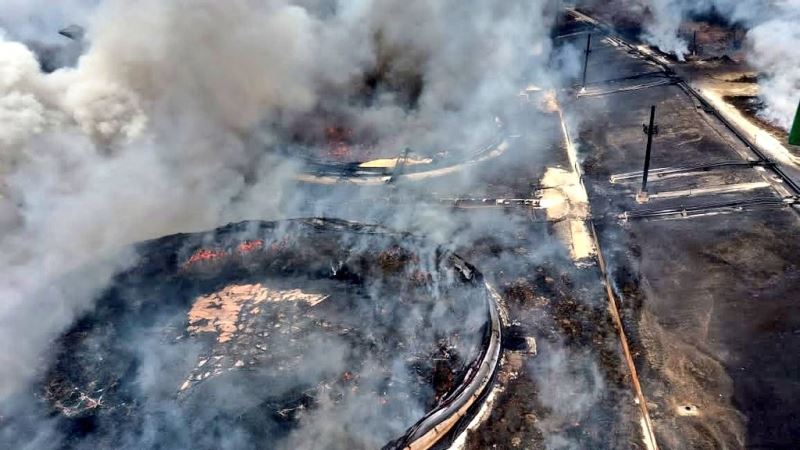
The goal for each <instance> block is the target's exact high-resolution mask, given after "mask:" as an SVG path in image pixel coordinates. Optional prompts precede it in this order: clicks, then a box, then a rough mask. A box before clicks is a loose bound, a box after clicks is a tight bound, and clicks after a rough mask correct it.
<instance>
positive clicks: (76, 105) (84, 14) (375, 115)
mask: <svg viewBox="0 0 800 450" xmlns="http://www.w3.org/2000/svg"><path fill="white" fill-rule="evenodd" d="M545 4H546V2H545V1H537V2H523V1H512V2H500V3H494V2H483V1H455V0H452V1H441V2H428V1H423V0H414V1H410V2H409V1H400V0H385V1H377V0H374V1H373V0H360V1H343V2H336V1H325V0H319V1H310V0H306V1H289V0H264V1H259V2H256V1H252V0H230V1H226V2H220V1H217V0H176V1H170V2H165V1H163V0H141V1H137V2H130V1H125V0H107V1H105V2H99V4H98V2H94V1H74V2H67V3H63V2H60V3H59V4H58V5H57V6H54V5H51V4H50V2H29V1H6V2H3V3H2V4H0V13H1V14H2V17H3V18H5V19H6V20H5V21H3V22H2V23H0V27H2V28H3V29H4V30H5V31H4V32H3V35H4V37H2V38H1V39H2V40H0V121H1V123H2V124H3V125H2V127H0V299H1V300H0V302H1V303H0V342H2V344H0V379H2V380H3V383H2V384H1V385H0V398H2V397H4V396H6V395H9V394H12V393H14V392H15V391H17V390H18V389H19V388H21V387H23V386H24V385H25V383H27V382H28V381H29V380H30V377H31V376H32V375H33V374H34V373H35V372H36V371H37V369H38V368H39V367H40V363H41V361H40V359H39V357H40V356H41V355H42V352H43V350H45V349H46V348H47V347H48V344H49V342H50V339H52V338H53V337H54V336H55V335H56V334H57V333H58V332H59V331H60V330H62V329H63V328H64V327H66V326H68V325H69V324H70V323H71V322H72V321H73V320H74V319H75V317H76V316H77V315H79V314H80V313H81V312H83V311H85V310H86V309H87V308H90V307H91V304H90V301H89V299H91V298H92V297H93V295H92V293H93V292H95V291H96V290H98V289H101V288H102V287H103V286H104V285H105V283H106V282H107V281H108V279H109V277H110V276H111V275H112V274H113V273H114V271H115V270H116V269H117V268H118V267H119V265H120V264H124V263H125V262H126V259H124V258H122V259H120V257H119V255H118V254H117V253H118V252H117V249H119V248H121V247H123V246H125V245H126V244H128V243H130V242H133V241H136V240H141V239H145V238H151V237H155V236H160V235H164V234H168V233H173V232H178V231H190V230H197V229H207V228H211V227H214V226H217V225H219V224H222V223H227V222H229V221H232V220H239V219H243V218H262V219H274V218H281V217H283V216H285V215H287V214H291V211H286V210H285V209H282V208H281V207H280V204H281V198H282V192H283V189H284V188H285V186H286V184H287V182H288V180H289V179H290V178H291V177H292V168H291V167H287V165H286V163H279V162H277V161H278V160H277V159H276V158H275V157H274V155H271V154H270V153H269V152H267V151H265V150H264V149H265V148H268V147H269V146H270V145H272V144H275V143H276V141H277V140H278V139H279V138H280V136H281V134H280V133H279V132H278V128H280V126H281V125H282V124H285V123H288V122H291V121H292V120H296V119H297V118H300V117H303V115H304V114H307V113H309V112H311V111H314V110H315V109H317V108H321V107H329V104H330V103H332V102H333V103H335V104H336V107H340V108H346V109H350V110H351V112H352V113H353V114H354V115H356V116H357V117H359V118H360V119H361V120H363V121H367V122H370V123H373V124H378V125H380V129H387V130H391V131H392V132H393V133H394V134H397V130H398V129H399V130H408V131H406V133H405V134H406V135H407V136H408V137H409V138H414V139H418V140H420V141H421V142H428V143H436V142H442V141H444V140H452V141H459V142H464V141H466V140H469V139H471V138H475V136H476V135H477V134H479V132H480V131H481V128H482V127H483V126H485V125H482V124H484V123H485V122H490V121H486V118H487V117H493V114H494V108H496V107H498V105H500V104H501V103H503V102H506V101H507V99H508V98H509V97H508V96H512V97H513V95H514V93H515V92H516V91H517V90H518V89H519V87H520V86H521V85H522V79H523V78H524V77H526V76H530V75H531V74H535V73H536V72H542V71H543V70H544V69H543V68H542V67H540V66H536V64H540V63H542V62H543V61H545V60H546V58H547V56H548V54H549V51H550V43H549V39H548V33H549V29H548V26H549V21H548V20H543V19H542V16H543V15H544V10H545V6H546V5H545ZM70 23H79V24H82V25H84V26H85V27H86V29H87V35H86V39H87V45H88V47H87V49H86V51H85V53H84V54H83V55H82V56H81V58H80V60H79V62H78V64H77V66H76V67H74V68H69V67H66V68H62V69H59V70H56V71H55V72H53V73H49V74H47V73H43V72H42V71H41V70H40V67H39V63H38V62H37V60H36V55H35V54H34V52H32V51H31V49H30V48H28V47H26V45H25V44H23V43H22V42H32V41H53V42H57V39H65V38H62V37H59V36H58V35H57V31H58V29H60V28H62V27H64V26H66V25H69V24H70ZM376 68H379V69H380V70H379V71H380V72H381V76H382V79H383V80H385V84H386V85H387V86H388V87H384V88H379V89H378V92H377V94H376V95H375V100H374V101H373V102H371V103H370V104H368V105H359V104H353V103H352V102H349V99H350V98H351V97H352V96H353V95H355V94H357V93H358V92H359V90H360V89H362V87H361V85H362V84H363V83H362V79H363V78H364V76H365V74H366V73H371V72H375V71H376V70H377V69H376ZM409 79H419V80H421V84H422V89H421V92H420V94H419V98H418V100H417V101H416V104H415V105H414V106H413V107H410V106H409V104H408V102H407V101H406V99H404V98H403V96H402V95H399V94H397V92H396V91H402V90H403V88H404V87H405V83H407V80H409ZM393 86H394V87H399V88H398V89H390V87H393ZM401 134H402V133H401ZM112 255H113V256H115V257H114V258H113V259H111V260H109V261H108V263H107V264H102V265H101V266H99V267H95V269H94V270H91V271H89V272H90V273H88V274H85V275H83V276H82V277H81V278H80V279H73V278H69V283H64V282H63V280H64V278H65V277H70V274H71V273H73V270H75V269H76V268H78V267H83V266H85V265H86V264H88V263H90V262H93V261H98V260H104V259H103V258H110V257H111V256H112ZM84 272H86V271H85V270H84ZM67 286H68V287H69V288H68V289H67V288H66V287H67Z"/></svg>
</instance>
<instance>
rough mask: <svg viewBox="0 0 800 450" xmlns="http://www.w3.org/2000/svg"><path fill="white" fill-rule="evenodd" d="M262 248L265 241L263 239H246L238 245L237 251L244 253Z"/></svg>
mask: <svg viewBox="0 0 800 450" xmlns="http://www.w3.org/2000/svg"><path fill="white" fill-rule="evenodd" d="M262 248H264V241H262V240H261V239H258V240H255V241H244V242H242V243H241V244H239V245H237V246H236V253H238V254H240V255H244V254H247V253H251V252H254V251H256V250H261V249H262Z"/></svg>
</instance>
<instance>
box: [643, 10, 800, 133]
mask: <svg viewBox="0 0 800 450" xmlns="http://www.w3.org/2000/svg"><path fill="white" fill-rule="evenodd" d="M647 3H648V5H649V7H650V12H651V19H650V20H649V21H648V22H647V23H646V25H645V32H644V34H643V38H644V39H645V40H646V41H648V42H650V43H651V44H653V45H655V46H657V47H658V48H659V49H661V50H663V51H665V52H668V53H674V54H675V55H676V56H677V57H678V58H679V59H683V58H684V56H685V55H686V54H687V53H688V52H689V47H688V42H687V41H686V40H685V39H683V38H682V37H680V36H679V28H680V26H681V23H683V21H684V20H686V19H687V18H689V17H690V16H691V15H692V14H701V13H707V12H711V11H713V12H716V13H717V14H719V15H721V16H722V17H724V18H726V19H727V20H728V21H730V22H731V23H738V24H741V25H743V26H745V27H746V28H748V29H749V31H748V34H747V42H748V47H747V59H748V62H749V63H750V64H751V65H752V66H753V67H754V68H755V69H757V70H758V71H759V72H761V73H762V74H763V79H762V80H761V82H760V87H761V92H760V95H761V97H762V99H763V100H764V102H765V104H766V109H765V111H764V112H763V116H764V118H765V119H767V120H768V121H770V122H772V123H774V124H776V125H777V126H780V127H783V128H785V129H788V128H789V127H790V126H791V120H792V118H793V117H794V113H795V110H796V108H797V104H798V101H799V100H800V94H799V93H798V92H800V55H798V53H797V52H796V51H794V49H796V48H797V47H798V45H800V32H798V30H797V23H798V21H800V2H798V1H797V0H745V1H733V0H704V1H699V2H698V1H689V0H648V1H647Z"/></svg>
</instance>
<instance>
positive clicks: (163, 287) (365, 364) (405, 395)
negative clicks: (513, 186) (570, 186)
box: [5, 221, 488, 448]
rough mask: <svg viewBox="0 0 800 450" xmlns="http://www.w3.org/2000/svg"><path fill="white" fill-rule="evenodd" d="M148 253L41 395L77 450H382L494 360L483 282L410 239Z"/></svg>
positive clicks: (174, 240)
mask: <svg viewBox="0 0 800 450" xmlns="http://www.w3.org/2000/svg"><path fill="white" fill-rule="evenodd" d="M136 250H137V252H138V254H139V258H138V262H137V263H136V265H135V266H134V267H132V268H131V269H129V270H127V271H125V272H123V273H121V274H120V275H118V276H117V277H116V278H115V281H114V283H113V284H112V286H111V287H110V288H109V289H108V290H107V291H106V292H105V293H104V294H103V295H102V297H101V298H100V299H99V300H98V302H97V306H96V308H95V309H94V311H92V312H91V313H89V314H87V315H86V316H85V317H84V318H82V319H81V320H80V321H79V322H78V324H77V325H76V326H74V327H73V328H72V329H71V330H70V331H69V332H68V333H66V334H65V335H64V337H63V338H61V339H60V340H59V343H58V350H57V354H56V357H55V362H54V364H53V365H52V366H51V368H50V369H49V370H48V371H47V373H46V375H45V376H44V379H43V380H42V386H41V389H40V390H39V391H38V392H37V393H36V394H35V395H37V396H39V397H40V398H41V399H42V402H43V403H44V404H45V405H47V406H46V407H47V408H49V409H50V410H51V416H52V417H53V420H54V421H55V422H56V423H57V428H58V430H60V432H62V433H64V434H65V435H66V436H68V438H67V439H66V440H65V442H66V443H67V446H68V447H70V448H98V447H104V448H108V447H117V448H150V447H153V446H155V447H158V448H186V447H189V446H191V447H193V448H220V447H225V446H233V447H236V448H250V447H252V448H260V447H261V444H260V443H263V442H270V443H271V444H270V446H271V447H273V448H296V447H297V446H301V447H315V445H314V442H315V440H316V439H318V438H320V437H322V436H324V437H325V439H326V440H327V439H334V441H332V442H336V445H335V446H336V448H344V446H343V444H342V443H346V444H347V447H348V448H375V447H381V446H383V445H384V444H386V443H387V442H389V441H390V440H392V439H394V438H397V437H399V436H400V435H402V434H403V433H404V431H405V430H406V429H407V428H408V427H410V426H411V425H412V424H413V423H414V422H416V421H417V420H418V419H419V418H420V417H421V416H422V415H424V413H425V412H427V411H429V410H431V409H433V408H434V407H435V406H436V405H437V404H438V403H439V402H440V401H441V400H442V398H443V397H444V396H446V395H447V394H448V393H450V392H451V391H453V390H454V389H455V388H456V387H457V386H458V385H459V384H460V383H461V381H462V380H463V378H464V376H465V373H466V371H467V370H468V368H469V367H470V366H471V365H472V364H473V362H474V361H475V360H476V359H477V358H478V355H479V354H480V351H481V348H482V346H483V345H484V337H485V335H486V332H487V331H486V330H487V328H486V327H487V317H488V309H487V305H488V303H487V302H488V298H487V291H486V289H485V287H484V285H483V284H482V281H481V276H480V274H479V273H478V272H476V271H475V270H474V269H473V268H472V267H471V266H469V265H468V264H466V263H465V262H464V261H463V260H461V259H460V258H458V257H456V256H454V255H452V254H450V253H447V252H444V251H442V250H441V249H439V248H437V247H436V246H431V245H426V244H425V243H424V242H423V241H421V240H418V239H415V238H412V237H410V236H408V235H403V234H391V233H385V232H384V231H383V230H381V229H377V228H373V227H360V226H357V225H353V224H349V223H344V222H332V221H294V222H283V223H261V222H248V223H241V224H237V225H231V226H228V227H226V228H223V229H220V230H216V231H214V232H209V233H199V234H188V235H177V236H171V237H166V238H162V239H159V240H156V241H151V242H147V243H144V244H141V245H139V246H137V249H136ZM23 420H24V418H20V419H19V421H20V422H21V421H23ZM354 421H357V422H358V423H359V425H358V426H354ZM5 426H6V427H15V426H19V427H22V426H24V424H21V423H19V424H15V423H13V422H12V423H10V424H9V423H6V424H5ZM364 427H368V430H369V431H364V430H365V428H364Z"/></svg>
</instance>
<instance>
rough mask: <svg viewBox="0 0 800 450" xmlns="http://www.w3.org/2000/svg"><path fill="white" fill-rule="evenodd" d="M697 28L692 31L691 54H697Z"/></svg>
mask: <svg viewBox="0 0 800 450" xmlns="http://www.w3.org/2000/svg"><path fill="white" fill-rule="evenodd" d="M697 53H698V52H697V30H694V33H692V55H694V56H697Z"/></svg>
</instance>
